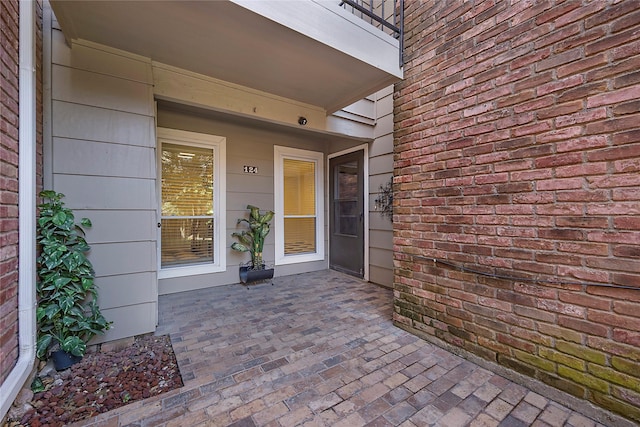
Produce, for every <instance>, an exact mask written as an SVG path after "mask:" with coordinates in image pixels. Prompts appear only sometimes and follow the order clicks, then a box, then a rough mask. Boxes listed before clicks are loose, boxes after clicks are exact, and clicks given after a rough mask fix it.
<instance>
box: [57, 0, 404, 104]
mask: <svg viewBox="0 0 640 427" xmlns="http://www.w3.org/2000/svg"><path fill="white" fill-rule="evenodd" d="M51 6H52V9H53V12H54V13H55V15H56V18H57V20H58V23H59V25H60V27H61V29H62V31H63V33H64V35H65V38H66V40H67V42H69V43H72V42H73V41H74V40H87V41H90V42H95V43H99V44H102V45H106V46H110V47H113V48H116V49H120V50H123V51H127V52H131V53H134V54H137V55H141V56H144V57H147V58H151V59H152V60H154V61H157V62H160V63H164V64H167V65H171V66H174V67H178V68H182V69H185V70H188V71H192V72H195V73H199V74H202V75H205V76H209V77H213V78H216V79H219V80H222V81H226V82H231V83H233V84H237V85H241V86H245V87H248V88H252V89H256V90H259V91H263V92H266V93H269V94H273V95H276V96H279V97H284V98H287V99H292V100H295V101H298V102H303V103H306V104H310V105H313V106H317V107H320V108H322V109H324V110H325V111H326V112H327V114H329V113H332V112H334V111H337V110H338V109H340V108H342V107H344V106H346V105H349V104H351V103H353V102H355V101H357V100H359V99H362V98H364V97H365V96H367V95H369V94H371V93H373V92H375V91H377V90H379V89H382V88H384V87H386V86H388V85H390V84H392V83H394V82H396V81H398V80H399V79H401V78H402V68H401V66H400V63H399V60H398V58H399V55H400V42H399V39H398V38H396V37H394V36H393V35H390V34H387V33H388V31H387V32H385V31H381V30H380V29H379V28H376V25H378V24H377V23H376V22H374V21H371V20H370V19H369V18H367V19H368V21H371V22H368V21H367V20H365V19H362V18H361V17H359V16H357V15H356V14H355V13H353V12H352V10H348V8H345V7H341V6H340V3H339V1H337V0H334V1H325V0H298V1H251V0H233V1H229V0H226V1H162V2H148V1H137V0H132V1H121V2H111V1H65V0H51ZM372 24H373V25H372Z"/></svg>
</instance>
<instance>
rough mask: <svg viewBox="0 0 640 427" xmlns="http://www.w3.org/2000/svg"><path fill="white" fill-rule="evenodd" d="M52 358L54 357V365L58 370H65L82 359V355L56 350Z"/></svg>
mask: <svg viewBox="0 0 640 427" xmlns="http://www.w3.org/2000/svg"><path fill="white" fill-rule="evenodd" d="M51 359H53V366H54V368H56V371H64V370H65V369H67V368H70V367H71V365H75V364H76V363H78V362H79V361H81V360H82V357H79V356H74V355H73V354H71V353H67V352H66V351H63V350H58V351H54V352H53V353H51Z"/></svg>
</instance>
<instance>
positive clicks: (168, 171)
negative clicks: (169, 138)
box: [162, 144, 214, 217]
mask: <svg viewBox="0 0 640 427" xmlns="http://www.w3.org/2000/svg"><path fill="white" fill-rule="evenodd" d="M213 197H214V195H213V150H211V149H207V148H198V147H191V146H184V145H175V144H163V145H162V216H178V217H184V216H203V215H206V216H208V215H212V214H213Z"/></svg>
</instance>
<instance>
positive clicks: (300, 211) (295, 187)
mask: <svg viewBox="0 0 640 427" xmlns="http://www.w3.org/2000/svg"><path fill="white" fill-rule="evenodd" d="M283 175H284V253H285V255H291V254H304V253H313V252H315V251H316V232H315V231H316V188H315V185H316V182H315V181H316V173H315V163H314V162H311V161H306V160H295V159H284V160H283Z"/></svg>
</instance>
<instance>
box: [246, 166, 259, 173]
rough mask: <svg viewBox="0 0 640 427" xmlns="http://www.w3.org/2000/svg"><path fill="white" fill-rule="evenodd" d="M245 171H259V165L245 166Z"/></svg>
mask: <svg viewBox="0 0 640 427" xmlns="http://www.w3.org/2000/svg"><path fill="white" fill-rule="evenodd" d="M244 173H258V167H257V166H244Z"/></svg>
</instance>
